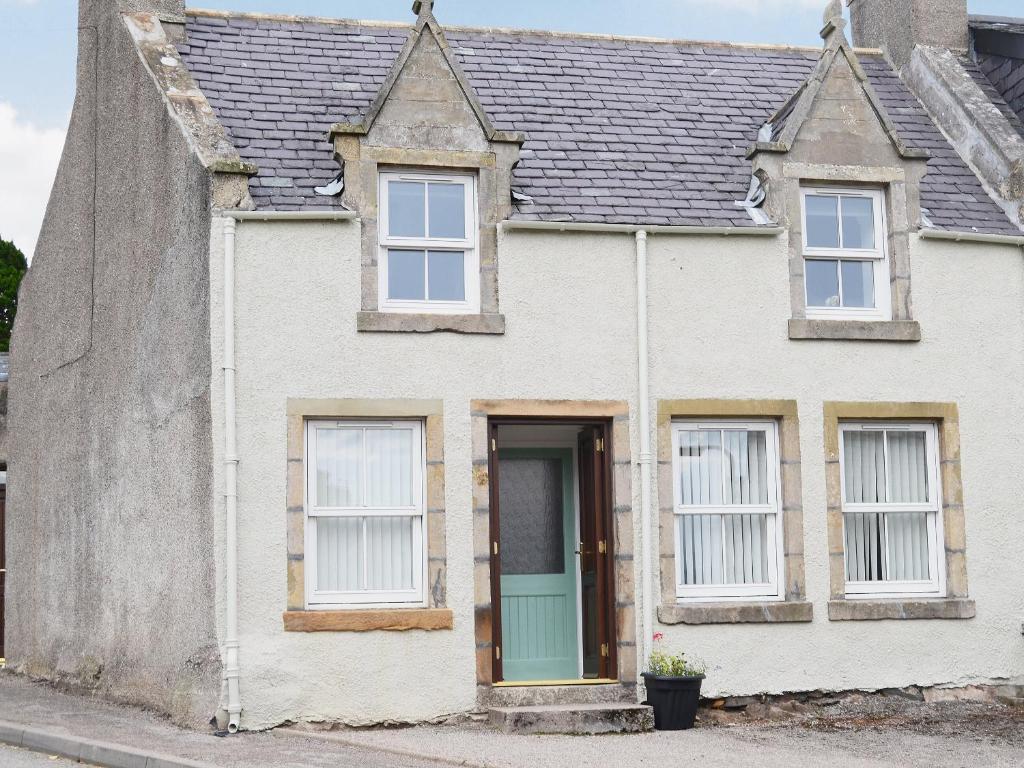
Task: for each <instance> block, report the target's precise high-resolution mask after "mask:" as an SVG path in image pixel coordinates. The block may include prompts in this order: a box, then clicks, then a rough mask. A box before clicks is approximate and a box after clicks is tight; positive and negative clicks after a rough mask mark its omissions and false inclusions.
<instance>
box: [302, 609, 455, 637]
mask: <svg viewBox="0 0 1024 768" xmlns="http://www.w3.org/2000/svg"><path fill="white" fill-rule="evenodd" d="M282 616H283V618H284V629H285V631H286V632H373V631H376V630H383V631H388V632H407V631H409V630H411V629H422V630H436V629H451V628H452V626H453V625H454V617H453V615H452V612H451V610H449V609H448V608H384V609H377V608H374V609H368V610H351V611H285V613H284V614H282Z"/></svg>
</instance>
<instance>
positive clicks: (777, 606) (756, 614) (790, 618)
mask: <svg viewBox="0 0 1024 768" xmlns="http://www.w3.org/2000/svg"><path fill="white" fill-rule="evenodd" d="M813 617H814V607H813V606H812V605H811V603H809V602H806V601H804V600H800V601H793V602H767V601H765V602H750V603H666V604H664V605H660V606H658V620H659V621H660V622H661V623H662V624H783V623H790V622H808V621H811V620H812V619H813Z"/></svg>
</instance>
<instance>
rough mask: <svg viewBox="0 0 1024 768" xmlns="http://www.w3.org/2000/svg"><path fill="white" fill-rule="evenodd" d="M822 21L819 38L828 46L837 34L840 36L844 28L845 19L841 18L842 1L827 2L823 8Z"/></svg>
mask: <svg viewBox="0 0 1024 768" xmlns="http://www.w3.org/2000/svg"><path fill="white" fill-rule="evenodd" d="M824 21H825V26H824V27H822V30H821V37H822V39H823V40H824V41H825V44H826V45H828V44H830V43H831V42H832V39H833V37H834V36H835V34H836V33H837V32H838V33H840V34H842V31H843V27H845V26H846V19H844V18H843V0H829V4H828V5H827V6H825V17H824Z"/></svg>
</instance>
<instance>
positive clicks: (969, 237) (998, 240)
mask: <svg viewBox="0 0 1024 768" xmlns="http://www.w3.org/2000/svg"><path fill="white" fill-rule="evenodd" d="M920 235H921V237H922V238H923V239H925V240H952V241H954V242H957V243H992V244H996V245H1019V246H1022V247H1024V235H986V234H984V233H982V232H947V231H945V230H942V229H922V230H921V231H920Z"/></svg>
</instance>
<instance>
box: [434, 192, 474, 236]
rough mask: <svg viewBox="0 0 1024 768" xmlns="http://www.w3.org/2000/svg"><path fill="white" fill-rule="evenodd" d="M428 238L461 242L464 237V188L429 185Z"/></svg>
mask: <svg viewBox="0 0 1024 768" xmlns="http://www.w3.org/2000/svg"><path fill="white" fill-rule="evenodd" d="M428 186H429V189H430V237H442V238H445V239H446V240H462V239H464V238H465V237H466V187H465V186H463V185H462V184H430V185H428Z"/></svg>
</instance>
